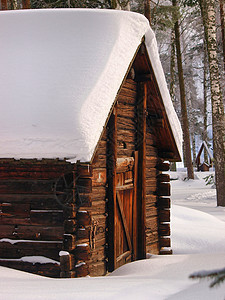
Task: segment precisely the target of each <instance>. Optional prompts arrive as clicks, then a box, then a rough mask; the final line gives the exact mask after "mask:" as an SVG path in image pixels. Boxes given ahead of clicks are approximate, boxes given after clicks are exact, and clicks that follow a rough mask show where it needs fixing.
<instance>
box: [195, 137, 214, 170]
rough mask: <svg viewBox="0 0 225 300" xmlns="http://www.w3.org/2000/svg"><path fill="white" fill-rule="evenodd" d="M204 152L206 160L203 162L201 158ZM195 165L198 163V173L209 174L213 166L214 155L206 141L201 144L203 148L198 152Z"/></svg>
mask: <svg viewBox="0 0 225 300" xmlns="http://www.w3.org/2000/svg"><path fill="white" fill-rule="evenodd" d="M203 150H204V151H203ZM203 152H204V159H203V161H201V156H203V155H202V154H203ZM195 163H196V167H197V171H198V172H207V171H209V169H210V168H211V167H212V166H213V155H212V153H211V151H210V150H209V147H208V145H207V144H206V142H205V141H203V142H202V144H201V147H200V149H199V151H198V154H197V157H196V160H195Z"/></svg>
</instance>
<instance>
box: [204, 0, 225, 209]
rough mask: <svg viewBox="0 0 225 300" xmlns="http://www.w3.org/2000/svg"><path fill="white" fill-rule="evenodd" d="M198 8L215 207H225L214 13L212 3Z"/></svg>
mask: <svg viewBox="0 0 225 300" xmlns="http://www.w3.org/2000/svg"><path fill="white" fill-rule="evenodd" d="M200 7H201V13H202V19H203V25H204V30H205V40H206V45H207V52H208V62H209V72H210V86H211V103H212V123H213V156H214V160H215V175H216V190H217V205H218V206H225V159H224V155H225V154H224V136H225V135H224V130H225V129H224V108H223V99H222V92H221V87H220V76H219V74H220V73H219V67H218V58H217V51H216V50H217V44H216V13H215V7H214V1H213V0H200Z"/></svg>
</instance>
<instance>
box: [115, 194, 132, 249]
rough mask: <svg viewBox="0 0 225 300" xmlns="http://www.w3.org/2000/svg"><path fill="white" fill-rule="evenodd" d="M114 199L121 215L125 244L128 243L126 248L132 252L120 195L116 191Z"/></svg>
mask: <svg viewBox="0 0 225 300" xmlns="http://www.w3.org/2000/svg"><path fill="white" fill-rule="evenodd" d="M116 198H117V204H118V207H119V211H120V214H121V220H122V225H123V227H124V231H125V236H126V239H127V243H128V248H129V250H131V251H132V243H131V239H130V234H129V229H128V226H127V221H126V216H125V214H124V211H123V205H122V201H121V198H120V194H119V192H118V191H117V192H116Z"/></svg>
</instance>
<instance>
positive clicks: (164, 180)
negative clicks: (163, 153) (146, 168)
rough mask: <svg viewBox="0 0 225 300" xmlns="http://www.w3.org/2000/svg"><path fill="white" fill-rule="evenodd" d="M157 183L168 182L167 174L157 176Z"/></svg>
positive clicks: (168, 176)
mask: <svg viewBox="0 0 225 300" xmlns="http://www.w3.org/2000/svg"><path fill="white" fill-rule="evenodd" d="M157 180H158V182H170V175H169V174H159V175H158V176H157Z"/></svg>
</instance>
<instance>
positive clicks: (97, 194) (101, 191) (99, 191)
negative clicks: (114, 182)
mask: <svg viewBox="0 0 225 300" xmlns="http://www.w3.org/2000/svg"><path fill="white" fill-rule="evenodd" d="M105 196H106V188H105V187H103V186H99V187H93V188H92V193H91V197H92V198H93V199H104V198H105Z"/></svg>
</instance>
